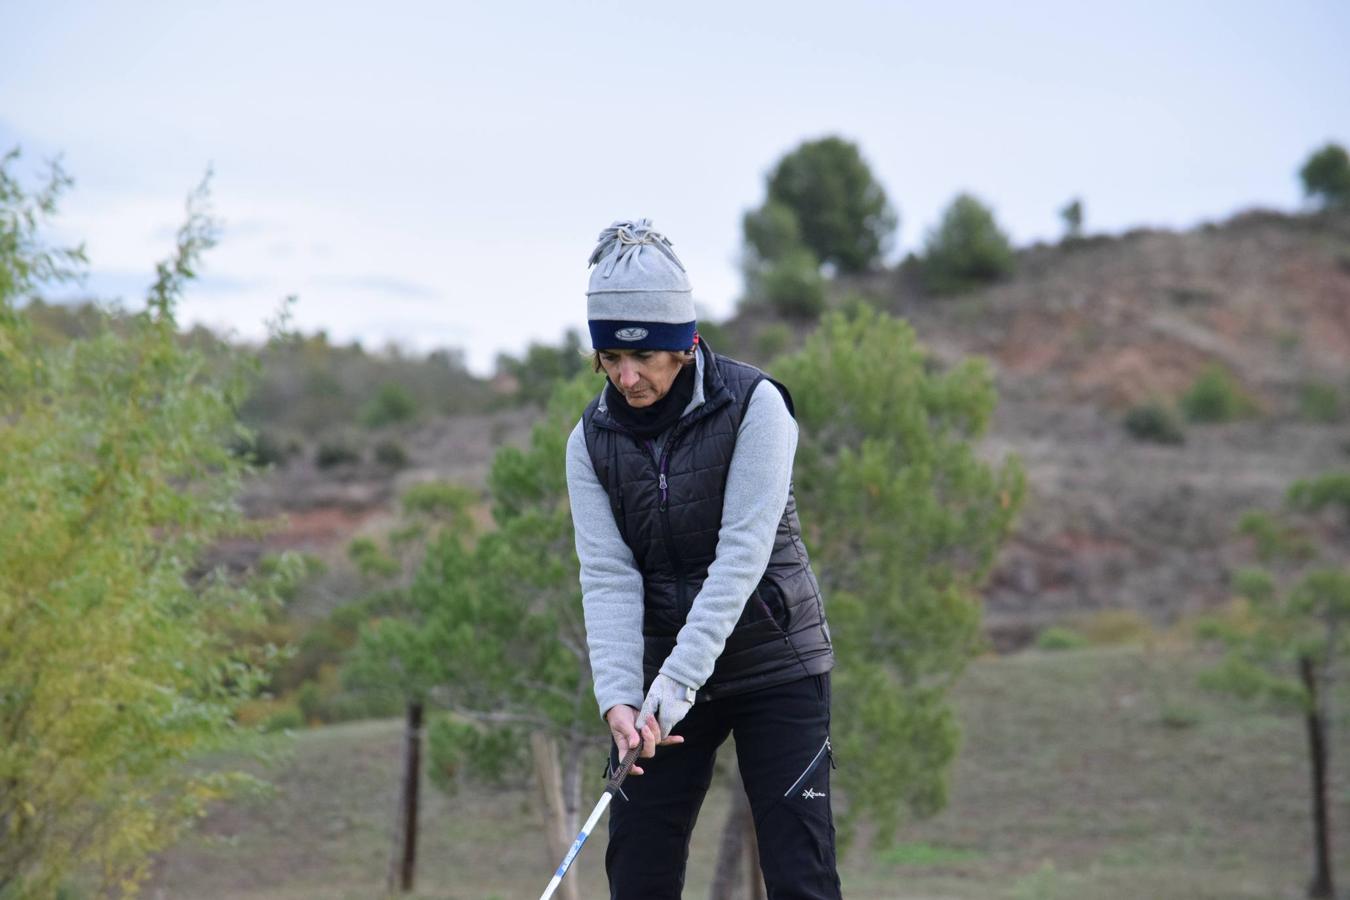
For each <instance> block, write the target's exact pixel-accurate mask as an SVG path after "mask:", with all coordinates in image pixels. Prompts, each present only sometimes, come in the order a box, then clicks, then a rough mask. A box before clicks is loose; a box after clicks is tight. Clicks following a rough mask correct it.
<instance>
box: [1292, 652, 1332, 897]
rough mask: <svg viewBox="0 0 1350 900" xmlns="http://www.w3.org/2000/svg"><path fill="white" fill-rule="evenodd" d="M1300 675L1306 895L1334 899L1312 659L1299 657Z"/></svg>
mask: <svg viewBox="0 0 1350 900" xmlns="http://www.w3.org/2000/svg"><path fill="white" fill-rule="evenodd" d="M1298 667H1299V674H1300V675H1302V676H1303V686H1304V687H1305V688H1307V690H1308V712H1307V724H1308V754H1309V756H1310V757H1311V762H1312V795H1313V796H1312V801H1313V844H1314V848H1315V853H1316V870H1315V871H1314V873H1313V880H1312V882H1311V883H1310V884H1309V885H1308V896H1309V897H1315V898H1334V897H1335V896H1336V889H1335V888H1334V887H1333V886H1332V880H1331V823H1330V820H1329V816H1328V812H1327V745H1326V734H1325V730H1324V727H1325V719H1324V716H1323V714H1322V698H1321V697H1320V696H1319V693H1318V691H1319V685H1318V683H1317V677H1316V675H1315V673H1314V669H1313V661H1312V658H1311V657H1307V656H1300V657H1299V660H1298Z"/></svg>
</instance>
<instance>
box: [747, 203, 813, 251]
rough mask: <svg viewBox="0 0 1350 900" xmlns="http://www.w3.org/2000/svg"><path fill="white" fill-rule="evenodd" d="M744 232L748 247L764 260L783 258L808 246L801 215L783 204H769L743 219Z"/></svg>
mask: <svg viewBox="0 0 1350 900" xmlns="http://www.w3.org/2000/svg"><path fill="white" fill-rule="evenodd" d="M741 230H742V232H743V233H744V235H745V243H746V246H747V247H748V248H749V249H750V250H751V252H753V253H754V255H755V256H756V257H757V258H758V259H760V260H766V261H772V260H775V259H782V258H783V257H784V256H786V255H787V254H788V253H790V252H792V251H794V250H796V249H798V248H799V247H805V246H806V245H805V244H804V243H803V242H802V228H801V224H800V223H799V222H798V221H797V214H796V213H794V212H793V211H792V209H791V207H789V206H787V205H786V204H783V203H775V202H773V201H772V200H770V201H767V202H766V203H765V204H764V205H763V206H761V207H760V208H759V209H753V210H751V211H750V212H748V213H746V214H745V216H744V218H742V219H741Z"/></svg>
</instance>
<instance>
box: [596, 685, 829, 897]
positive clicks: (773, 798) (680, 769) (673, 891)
mask: <svg viewBox="0 0 1350 900" xmlns="http://www.w3.org/2000/svg"><path fill="white" fill-rule="evenodd" d="M829 678H830V676H829V674H828V673H827V674H824V675H813V676H810V677H807V678H800V679H798V680H796V681H792V682H789V683H787V684H782V685H778V686H777V687H771V688H764V689H762V690H758V691H752V692H749V693H746V694H740V695H737V696H732V697H727V698H725V699H722V700H712V701H709V702H706V703H696V704H694V706H693V708H692V709H690V710H689V714H688V715H687V716H685V718H684V719H683V721H681V722H680V724H679V725H677V726H675V730H674V733H675V734H680V735H683V736H684V743H683V744H674V745H670V746H666V747H658V748H657V749H656V756H655V757H653V758H651V759H644V760H641V765H642V768H643V770H644V774H642V775H638V776H635V777H630V778H627V779H625V781H624V784H623V793H622V795H620V796H617V797H615V798H614V802H613V803H612V804H611V805H610V808H609V810H610V812H609V849H608V850H607V851H606V852H605V871H606V872H607V873H608V874H609V891H610V897H611V898H613V900H662V898H678V897H679V896H680V891H681V890H682V889H683V887H684V870H685V863H686V862H687V861H688V858H689V837H690V835H691V834H692V832H693V830H694V821H695V820H696V819H697V818H698V811H699V807H700V806H701V805H702V804H703V795H704V794H705V793H706V792H707V790H708V785H709V783H710V782H711V781H712V774H713V760H714V758H715V757H716V755H717V748H718V746H720V745H721V743H722V742H723V741H724V740H726V737H727V735H728V734H729V733H734V734H735V736H736V758H737V761H738V762H739V764H740V770H741V780H742V781H743V782H744V783H745V791H746V794H747V795H748V796H749V798H750V809H751V811H752V813H753V814H754V819H755V832H756V834H757V835H758V838H759V859H760V867H761V868H762V870H763V872H764V883H765V885H766V887H767V888H768V895H769V900H788V898H793V900H819V898H838V897H839V896H840V889H839V876H838V874H837V873H836V871H835V852H834V816H833V815H832V813H831V811H830V769H831V767H832V766H833V763H834V758H833V754H832V752H831V749H830V742H829V729H830V681H829ZM610 761H611V762H610V764H611V765H612V766H617V765H618V750H617V748H616V747H615V746H614V745H613V744H611V746H610Z"/></svg>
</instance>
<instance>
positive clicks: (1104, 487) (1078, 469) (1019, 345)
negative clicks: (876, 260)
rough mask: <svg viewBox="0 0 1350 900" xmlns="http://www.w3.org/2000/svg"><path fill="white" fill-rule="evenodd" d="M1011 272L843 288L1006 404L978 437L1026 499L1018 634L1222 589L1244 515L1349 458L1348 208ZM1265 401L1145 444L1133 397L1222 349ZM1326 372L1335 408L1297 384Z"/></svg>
mask: <svg viewBox="0 0 1350 900" xmlns="http://www.w3.org/2000/svg"><path fill="white" fill-rule="evenodd" d="M1018 263H1019V265H1018V275H1017V277H1016V278H1014V279H1012V280H1011V281H1009V282H1007V283H1005V284H1001V285H997V286H995V287H991V288H989V289H987V290H985V291H982V292H980V293H977V294H973V295H969V296H966V297H961V298H957V299H945V300H937V299H932V298H926V297H924V296H923V295H922V294H921V292H919V291H918V290H917V289H916V288H915V286H914V285H913V282H912V279H907V278H906V277H905V275H904V273H903V272H901V273H895V274H893V275H891V276H888V277H886V278H873V279H870V280H868V281H865V282H862V283H859V284H856V285H852V286H850V287H852V288H854V289H857V290H860V291H862V292H865V293H866V294H867V295H868V296H870V297H872V298H874V302H879V303H881V304H884V305H886V306H887V307H888V308H890V309H891V310H893V311H894V312H896V313H897V314H900V315H903V316H905V317H906V318H908V319H909V320H910V321H911V322H912V323H913V324H914V326H915V328H916V329H917V330H918V332H919V334H920V336H921V338H922V339H923V340H924V341H925V342H926V343H927V344H928V345H929V346H930V347H931V348H932V349H933V350H934V352H935V353H936V354H937V355H939V356H940V357H943V358H946V359H952V358H956V357H958V356H961V355H965V354H971V353H976V354H980V355H982V356H985V357H987V358H988V359H989V360H990V361H991V363H992V364H993V368H994V371H995V373H996V377H997V381H998V385H999V396H1000V404H999V409H998V412H997V416H996V419H995V422H994V426H993V428H992V432H991V435H990V438H989V441H988V446H987V448H986V450H987V452H988V453H989V454H991V455H994V456H997V455H1000V454H1003V453H1007V452H1015V453H1017V454H1019V455H1020V456H1021V457H1022V459H1023V460H1024V462H1025V463H1026V466H1027V471H1028V476H1029V483H1030V492H1029V499H1028V503H1027V506H1026V509H1025V513H1024V515H1023V517H1022V521H1021V524H1020V526H1019V528H1018V531H1017V534H1016V537H1015V539H1014V540H1013V541H1012V542H1011V544H1010V545H1009V546H1008V547H1007V548H1006V549H1005V552H1004V553H1003V555H1002V557H1001V562H1000V564H999V566H998V569H997V571H996V573H995V576H994V578H993V580H992V582H991V584H990V586H989V589H988V592H987V617H986V618H987V621H988V624H989V626H990V629H991V631H992V632H993V633H994V635H995V637H996V638H1001V639H1002V641H1001V642H1008V643H1016V642H1018V641H1019V640H1020V639H1023V638H1025V636H1027V635H1028V634H1029V633H1031V632H1032V631H1034V630H1035V629H1037V628H1039V627H1040V626H1042V625H1044V624H1045V623H1048V622H1052V621H1057V620H1060V619H1063V618H1064V617H1065V616H1067V615H1068V614H1070V613H1071V612H1075V611H1082V610H1096V609H1102V608H1114V607H1123V608H1129V609H1134V610H1137V611H1139V612H1142V613H1144V614H1146V615H1148V616H1149V617H1150V618H1152V619H1154V620H1155V621H1159V622H1166V621H1169V620H1172V619H1174V618H1175V617H1177V616H1178V615H1182V614H1185V613H1188V612H1193V611H1195V610H1198V609H1201V608H1205V607H1209V606H1212V605H1214V604H1218V603H1222V602H1224V601H1225V599H1226V597H1227V578H1226V576H1225V569H1226V567H1227V566H1228V565H1231V564H1233V563H1235V562H1236V561H1237V560H1236V558H1235V551H1236V550H1237V549H1238V548H1236V547H1234V546H1233V541H1232V540H1231V534H1232V528H1233V525H1234V524H1235V522H1236V520H1237V517H1238V516H1239V515H1240V513H1241V512H1242V511H1243V510H1245V509H1248V508H1250V507H1253V506H1258V505H1273V504H1276V503H1278V502H1279V501H1280V499H1281V497H1282V495H1283V492H1284V489H1285V488H1286V487H1287V486H1288V484H1289V483H1290V482H1291V481H1292V480H1294V479H1296V478H1301V477H1306V476H1309V475H1314V474H1318V473H1321V472H1324V471H1327V470H1329V469H1332V468H1337V467H1340V468H1345V467H1347V466H1350V424H1347V423H1348V422H1350V217H1345V216H1342V217H1339V218H1333V217H1328V216H1321V215H1319V216H1306V217H1290V216H1285V215H1281V214H1276V213H1268V212H1249V213H1245V214H1242V215H1239V216H1237V217H1235V218H1233V219H1231V220H1229V221H1228V222H1225V223H1223V224H1219V225H1207V226H1204V227H1201V228H1198V229H1195V230H1192V231H1187V232H1183V233H1175V232H1168V231H1137V232H1132V233H1130V234H1127V235H1124V236H1121V237H1119V238H1100V239H1088V240H1080V241H1075V242H1069V243H1065V244H1060V245H1057V246H1037V247H1034V248H1031V249H1030V250H1027V251H1025V252H1023V253H1022V254H1021V255H1020V257H1019V260H1018ZM1215 363H1217V364H1219V365H1221V366H1223V367H1224V368H1225V369H1226V370H1228V371H1229V372H1230V373H1231V374H1232V375H1233V376H1234V378H1235V379H1236V380H1237V381H1238V382H1239V383H1240V384H1241V386H1242V389H1243V391H1245V392H1246V393H1247V394H1248V395H1250V397H1251V398H1252V399H1253V400H1254V402H1255V405H1256V407H1257V409H1256V411H1255V412H1254V414H1253V415H1252V416H1251V417H1250V418H1245V419H1242V420H1240V421H1235V422H1231V423H1224V424H1210V425H1192V426H1189V427H1188V428H1187V429H1186V432H1185V443H1184V444H1181V445H1164V444H1157V443H1149V442H1141V441H1138V440H1136V439H1134V438H1132V437H1130V435H1129V434H1128V433H1127V432H1126V431H1125V429H1124V428H1123V427H1122V418H1123V415H1124V413H1125V412H1126V411H1127V410H1128V409H1129V408H1130V407H1131V406H1133V405H1136V404H1139V403H1142V402H1145V401H1148V400H1151V399H1158V398H1162V399H1165V400H1166V399H1175V398H1177V397H1178V396H1179V395H1181V394H1182V393H1184V392H1185V391H1186V390H1187V389H1189V387H1190V386H1191V385H1192V384H1193V383H1194V381H1195V379H1196V377H1197V376H1198V375H1200V373H1201V372H1202V371H1203V370H1204V369H1205V367H1206V366H1208V365H1210V364H1215ZM1313 384H1317V385H1322V386H1323V387H1324V390H1330V391H1332V392H1334V396H1336V397H1337V398H1338V400H1339V404H1340V407H1339V414H1338V415H1334V416H1332V417H1331V418H1332V421H1329V422H1328V421H1309V417H1308V416H1307V415H1306V414H1305V413H1304V412H1303V411H1302V410H1301V408H1300V404H1301V398H1302V397H1303V395H1304V392H1305V391H1307V390H1308V386H1309V385H1313Z"/></svg>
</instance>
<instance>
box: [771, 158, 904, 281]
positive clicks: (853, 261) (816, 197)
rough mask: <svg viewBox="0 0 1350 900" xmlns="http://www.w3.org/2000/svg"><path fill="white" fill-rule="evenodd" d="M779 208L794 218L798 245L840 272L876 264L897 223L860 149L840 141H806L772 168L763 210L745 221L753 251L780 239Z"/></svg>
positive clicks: (857, 270)
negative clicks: (800, 243)
mask: <svg viewBox="0 0 1350 900" xmlns="http://www.w3.org/2000/svg"><path fill="white" fill-rule="evenodd" d="M780 206H781V207H782V208H784V209H786V210H789V211H791V213H792V215H793V216H794V217H795V218H796V222H797V226H798V229H799V233H800V235H801V242H802V243H803V244H805V245H806V247H807V248H808V249H810V251H811V252H812V253H814V254H815V256H816V259H818V260H820V261H821V262H822V263H830V264H831V265H834V266H836V267H838V269H839V270H840V271H842V272H862V271H865V270H867V269H870V268H873V267H875V266H876V265H878V264H879V263H880V262H881V257H882V255H883V254H884V253H885V252H886V250H887V248H888V247H889V244H890V241H891V238H892V237H893V235H894V234H895V229H896V225H897V222H898V217H897V215H896V213H895V211H894V210H893V209H892V208H891V205H890V202H889V201H888V200H887V199H886V191H885V189H884V188H883V187H882V186H881V183H880V182H879V181H877V179H876V178H875V176H873V174H872V170H871V169H870V168H869V167H868V165H867V162H866V161H865V160H864V159H863V157H862V153H861V152H860V151H859V149H858V146H857V145H856V144H854V143H852V142H850V141H846V140H844V139H843V138H839V137H825V138H821V139H819V140H815V141H806V142H804V143H802V144H801V145H800V146H798V147H797V148H796V149H795V150H793V151H792V152H790V153H788V154H787V155H785V156H784V157H783V158H782V159H780V160H779V161H778V163H777V164H776V165H775V166H774V169H773V171H772V172H771V173H770V174H769V177H768V198H767V200H766V206H765V208H764V210H763V211H761V212H760V213H757V214H752V216H750V217H747V220H746V239H747V241H749V242H750V244H751V245H752V246H755V247H757V248H759V249H762V250H770V249H771V245H772V244H773V243H774V241H777V240H780V239H781V237H782V234H781V232H782V230H783V229H784V227H785V225H786V220H785V218H784V217H783V215H782V213H781V212H780V211H778V210H777V208H776V207H780ZM761 226H762V227H761ZM769 235H773V236H774V237H773V238H772V239H770V238H769V237H768V236H769ZM761 243H762V244H763V246H762V247H761V246H760V244H761Z"/></svg>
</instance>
